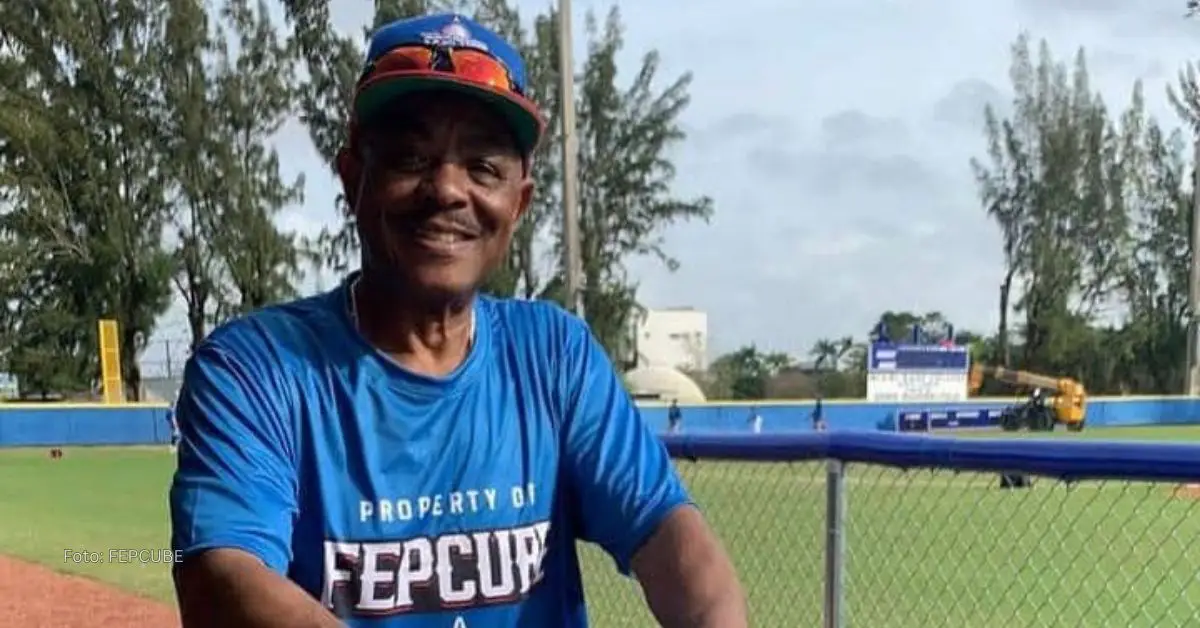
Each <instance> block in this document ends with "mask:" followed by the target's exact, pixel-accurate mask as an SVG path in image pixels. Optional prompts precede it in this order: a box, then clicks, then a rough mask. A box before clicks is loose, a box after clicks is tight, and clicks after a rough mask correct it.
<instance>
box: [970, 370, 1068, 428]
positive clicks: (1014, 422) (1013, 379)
mask: <svg viewBox="0 0 1200 628" xmlns="http://www.w3.org/2000/svg"><path fill="white" fill-rule="evenodd" d="M984 377H992V378H995V379H996V380H998V381H1001V382H1004V383H1006V384H1012V385H1013V386H1018V387H1024V388H1033V391H1032V393H1031V394H1030V396H1029V400H1028V401H1026V402H1025V403H1021V404H1017V405H1015V406H1012V407H1010V408H1005V409H1004V413H1003V414H1001V415H1000V427H1001V428H1002V429H1004V430H1006V431H1010V432H1015V431H1018V430H1020V429H1021V428H1027V429H1029V430H1030V431H1034V432H1038V431H1053V430H1054V426H1055V425H1056V424H1058V423H1062V424H1063V425H1065V426H1066V427H1067V430H1069V431H1072V432H1078V431H1080V430H1082V429H1083V426H1084V423H1085V422H1086V419H1087V391H1086V390H1085V389H1084V387H1083V384H1081V383H1080V382H1077V381H1075V380H1073V379H1070V378H1068V377H1050V376H1048V375H1038V374H1037V373H1029V372H1026V371H1014V370H1012V369H1006V368H1004V367H1002V366H987V365H983V364H975V365H972V366H971V374H970V379H969V382H968V385H969V387H970V390H971V394H975V393H976V392H978V391H979V388H980V387H981V386H983V378H984ZM1043 391H1049V392H1050V396H1049V399H1047V398H1046V394H1045V393H1044V392H1043Z"/></svg>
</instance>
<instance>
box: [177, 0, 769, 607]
mask: <svg viewBox="0 0 1200 628" xmlns="http://www.w3.org/2000/svg"><path fill="white" fill-rule="evenodd" d="M524 94H525V76H524V67H523V63H522V60H521V59H520V57H519V56H518V54H517V53H516V51H515V50H514V49H513V48H512V47H511V46H510V45H509V44H507V43H506V42H504V41H503V40H501V39H500V38H499V37H498V36H496V35H495V34H493V33H491V32H489V31H488V30H486V29H485V28H483V27H482V26H480V25H479V24H476V23H474V22H472V21H471V20H469V19H467V18H465V17H462V16H455V15H437V16H429V17H423V18H416V19H411V20H405V21H400V22H396V23H393V24H390V25H386V26H384V27H382V28H381V29H380V30H379V31H378V32H376V33H375V35H374V37H373V39H372V41H371V44H370V48H369V51H368V62H367V66H366V68H365V70H364V72H363V75H362V79H361V80H360V82H359V89H358V91H357V93H356V95H355V100H354V117H355V120H354V124H353V125H352V128H351V129H350V133H349V141H348V143H347V146H346V148H345V150H344V151H342V153H341V155H340V156H339V159H338V164H337V165H338V171H339V172H340V174H341V179H342V183H343V186H344V189H345V194H346V197H347V199H348V200H349V202H350V205H351V206H352V207H353V210H354V217H355V219H356V222H357V228H358V234H359V236H360V239H361V243H362V251H363V253H362V269H361V271H360V272H356V273H353V274H351V275H350V276H349V277H348V278H347V279H346V280H345V281H344V282H343V283H342V285H340V286H339V287H338V288H336V289H334V290H332V291H330V292H329V293H327V294H323V295H319V296H316V297H313V298H309V299H304V300H300V301H296V302H293V303H288V304H284V305H279V306H275V307H270V308H267V309H265V310H262V311H259V312H257V313H254V314H252V315H250V316H248V317H245V318H243V319H240V320H237V321H234V322H231V323H228V324H226V325H224V326H222V327H221V328H219V329H217V330H216V331H214V332H213V333H212V334H211V335H210V336H209V338H208V339H206V340H205V341H204V343H203V344H202V345H200V346H199V347H197V348H196V351H195V353H194V355H193V357H192V358H191V359H190V361H189V363H188V365H187V369H186V373H185V380H184V386H183V390H182V393H181V396H180V399H179V402H178V404H177V413H178V414H177V416H178V421H179V427H180V430H181V435H182V439H181V441H180V448H179V458H178V462H179V465H178V470H177V472H176V475H175V478H174V482H173V484H172V487H171V492H170V506H171V517H172V526H173V529H172V539H173V545H174V547H175V549H177V550H179V551H180V552H181V553H182V554H183V555H184V556H186V558H185V560H184V561H183V562H182V563H181V564H179V565H177V566H176V570H175V582H176V589H177V593H178V597H179V602H180V608H181V614H182V617H183V621H184V625H185V626H186V627H188V628H198V627H210V626H211V627H216V626H222V627H237V626H255V627H269V626H271V627H273V626H280V627H284V626H286V627H288V628H305V627H309V626H311V627H320V626H342V625H350V626H380V627H389V628H390V627H414V628H416V627H426V626H429V627H434V626H437V627H446V628H450V627H454V628H468V627H478V628H482V627H485V626H486V627H489V628H491V627H503V628H508V627H511V628H517V627H518V626H519V627H521V628H528V627H542V626H545V627H554V628H574V627H582V626H586V625H587V619H586V612H585V608H584V600H583V594H582V584H581V580H580V573H579V564H578V559H577V556H576V553H575V542H576V541H577V540H584V541H590V542H593V543H596V544H598V545H599V546H601V547H603V548H604V549H605V550H606V551H607V553H608V554H609V555H610V556H611V557H612V559H613V561H614V562H615V565H616V568H617V569H619V570H621V571H622V572H624V573H629V574H633V575H634V576H636V578H637V579H638V580H639V581H640V583H641V584H642V587H643V589H644V591H645V593H646V599H647V601H648V604H649V606H650V608H651V610H652V611H653V613H654V615H655V616H656V617H657V618H658V620H659V622H660V623H661V624H662V625H664V626H668V627H675V626H679V627H684V626H688V627H713V628H716V627H720V628H740V627H743V626H746V622H747V620H746V609H745V603H744V597H743V594H742V591H741V588H740V585H739V583H738V581H737V578H736V576H735V574H734V570H733V568H732V566H731V564H730V561H729V559H728V557H727V555H726V553H725V552H724V550H723V549H722V548H721V545H720V543H719V542H718V540H717V539H716V538H715V536H714V534H713V533H712V531H711V530H710V529H709V527H708V526H707V525H706V524H705V521H704V519H703V518H702V517H701V515H700V514H699V512H698V511H697V510H696V508H695V507H694V506H692V505H691V503H690V501H689V498H688V495H687V493H686V491H685V489H684V487H683V485H682V484H681V482H680V480H679V478H678V477H677V475H676V473H675V471H674V468H673V466H672V464H671V461H670V460H669V458H668V456H667V454H666V451H665V450H664V448H663V446H662V444H661V443H660V442H659V441H658V440H657V439H656V438H655V435H654V434H653V433H652V431H651V430H650V429H649V428H648V427H647V425H646V424H645V423H643V421H642V419H641V417H640V415H639V413H638V411H637V408H636V407H635V406H634V404H633V402H632V400H631V399H630V397H629V395H628V394H627V393H626V392H625V390H624V389H623V387H622V385H621V382H620V380H619V377H618V375H617V373H616V372H615V371H614V369H613V366H612V364H611V363H610V362H609V360H608V359H607V357H606V356H605V353H604V351H603V349H602V348H601V347H600V346H599V345H598V344H597V343H596V341H595V340H594V338H593V337H592V335H591V333H590V331H589V329H588V328H587V326H586V325H585V324H584V323H583V322H582V321H580V320H579V319H577V318H575V317H572V316H570V315H569V314H567V313H565V312H564V311H562V310H561V309H559V308H557V307H555V306H553V305H550V304H546V303H535V302H525V301H510V300H500V299H494V298H490V297H485V296H482V295H479V294H477V290H478V288H479V287H480V285H481V284H482V283H483V281H484V280H485V278H486V276H487V275H488V273H489V272H491V271H493V270H494V269H495V268H496V267H497V265H498V264H499V263H500V262H501V261H502V260H503V258H504V255H505V253H506V251H507V249H508V246H509V242H510V240H511V236H512V232H513V228H514V225H515V224H516V222H517V221H518V220H519V219H520V217H521V215H522V213H523V212H524V211H525V210H526V208H527V207H528V206H529V202H530V199H531V196H532V194H533V186H532V183H531V179H530V168H531V167H532V163H531V156H532V154H533V150H534V148H535V147H536V145H537V143H538V142H539V141H540V139H541V136H542V132H543V122H542V118H541V117H540V115H539V113H538V109H537V107H536V105H535V104H534V103H532V102H530V101H529V100H528V99H527V98H526V97H525V95H524Z"/></svg>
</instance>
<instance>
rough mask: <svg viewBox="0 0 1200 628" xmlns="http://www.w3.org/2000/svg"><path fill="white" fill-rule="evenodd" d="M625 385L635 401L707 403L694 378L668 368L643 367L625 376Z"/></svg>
mask: <svg viewBox="0 0 1200 628" xmlns="http://www.w3.org/2000/svg"><path fill="white" fill-rule="evenodd" d="M625 385H626V386H628V387H629V393H630V394H631V395H633V397H634V399H639V400H647V401H649V400H655V401H666V402H669V401H673V400H674V401H678V402H679V403H683V404H694V403H705V402H706V401H707V398H706V397H705V396H704V391H702V390H700V386H698V385H696V382H695V381H693V380H692V378H690V377H688V376H687V375H684V374H683V373H681V372H680V371H679V370H677V369H673V368H670V367H666V366H643V367H639V368H636V369H634V370H632V371H629V372H628V373H626V374H625Z"/></svg>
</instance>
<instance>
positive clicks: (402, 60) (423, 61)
mask: <svg viewBox="0 0 1200 628" xmlns="http://www.w3.org/2000/svg"><path fill="white" fill-rule="evenodd" d="M431 65H433V52H432V51H430V50H429V49H428V48H397V49H395V50H392V51H389V52H388V53H387V54H385V55H383V56H382V57H380V58H379V60H378V61H376V62H375V72H380V73H382V72H403V71H410V72H411V71H414V70H428V69H429V68H430V66H431Z"/></svg>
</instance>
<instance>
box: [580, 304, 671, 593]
mask: <svg viewBox="0 0 1200 628" xmlns="http://www.w3.org/2000/svg"><path fill="white" fill-rule="evenodd" d="M570 321H571V324H570V329H569V331H568V332H567V334H565V337H566V340H567V347H566V353H564V354H563V355H562V356H561V358H560V359H561V366H560V373H559V377H561V378H562V381H561V382H560V386H561V390H563V395H564V399H563V400H564V402H565V406H564V408H565V412H564V413H565V416H566V420H565V422H564V433H565V438H566V441H565V450H566V451H565V452H564V457H565V459H566V463H567V468H568V474H569V477H570V478H571V480H572V487H571V488H572V489H573V492H574V493H575V498H576V499H577V500H578V503H577V508H578V512H579V513H580V514H581V515H582V516H581V520H582V521H581V522H580V524H581V526H582V528H583V529H582V534H581V536H582V538H583V540H585V541H589V542H593V543H596V544H598V545H599V546H601V547H602V548H604V550H605V551H606V552H607V553H608V554H609V555H610V556H611V557H612V558H613V560H614V561H615V562H616V564H617V568H618V570H619V571H620V572H621V573H622V574H625V575H628V574H629V573H630V570H631V569H630V562H631V560H632V559H633V556H634V554H635V553H636V552H637V551H638V550H639V549H640V548H641V547H642V545H643V544H644V543H645V542H646V541H647V540H648V539H649V538H650V536H651V535H652V534H653V533H654V532H655V530H656V529H657V528H658V526H659V524H660V523H662V521H663V520H664V519H666V517H667V515H669V514H671V512H672V511H674V510H675V509H676V508H677V507H679V506H682V505H685V504H689V503H690V499H689V496H688V494H687V490H686V489H685V487H684V485H683V482H682V481H681V480H680V478H679V475H678V473H677V472H676V470H675V466H674V464H673V463H672V461H671V458H670V456H669V455H668V453H667V450H666V447H665V445H664V444H663V443H662V441H661V439H659V438H658V436H657V435H656V434H655V433H654V432H653V430H652V429H651V428H650V426H649V425H648V424H647V423H646V422H645V421H644V420H643V418H642V416H641V412H640V411H639V409H638V407H637V406H636V405H635V404H634V402H633V398H632V397H631V396H630V395H629V393H628V392H627V391H626V390H625V387H624V386H623V385H622V383H621V380H620V377H619V376H618V374H617V372H616V369H615V368H614V367H613V364H612V362H611V361H610V360H609V358H608V355H607V354H606V353H605V351H604V348H603V347H601V346H600V343H599V342H597V341H596V340H595V338H594V337H593V336H592V334H591V331H590V330H589V329H588V328H587V326H586V325H584V324H583V323H582V321H579V320H578V319H570Z"/></svg>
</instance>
